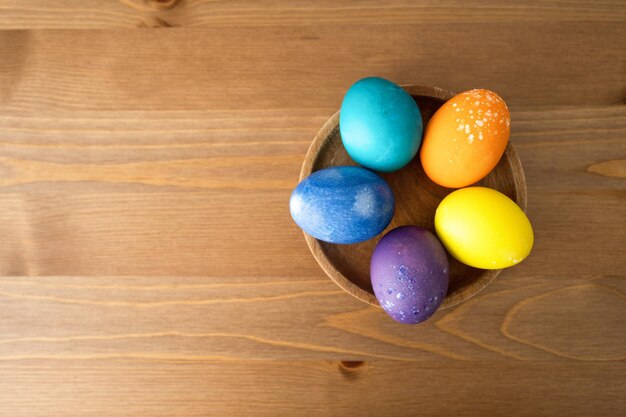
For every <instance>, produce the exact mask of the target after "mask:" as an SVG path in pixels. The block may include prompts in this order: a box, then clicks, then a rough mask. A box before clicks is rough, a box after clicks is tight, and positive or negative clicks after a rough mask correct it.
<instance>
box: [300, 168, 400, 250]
mask: <svg viewBox="0 0 626 417" xmlns="http://www.w3.org/2000/svg"><path fill="white" fill-rule="evenodd" d="M394 207H395V200H394V197H393V192H392V191H391V188H390V187H389V185H388V184H387V182H386V181H385V180H384V179H382V178H381V177H380V176H379V175H377V174H376V173H374V172H372V171H370V170H367V169H365V168H361V167H353V166H338V167H332V168H326V169H322V170H320V171H316V172H314V173H313V174H311V175H309V176H308V177H307V178H305V179H304V180H303V181H302V182H301V183H300V184H298V186H297V187H296V189H295V190H294V191H293V193H292V194H291V199H290V201H289V209H290V211H291V217H293V220H294V221H295V222H296V224H297V225H298V226H300V228H301V229H302V230H304V231H305V232H306V233H308V234H310V235H311V236H313V237H315V238H317V239H319V240H323V241H325V242H330V243H358V242H363V241H365V240H368V239H371V238H373V237H374V236H376V235H377V234H379V233H381V232H382V231H383V230H385V228H386V227H387V226H388V225H389V223H390V222H391V219H392V217H393V212H394Z"/></svg>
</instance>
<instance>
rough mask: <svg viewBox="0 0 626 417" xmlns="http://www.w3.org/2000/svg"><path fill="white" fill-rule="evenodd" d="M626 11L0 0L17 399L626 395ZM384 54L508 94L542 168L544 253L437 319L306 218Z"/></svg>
mask: <svg viewBox="0 0 626 417" xmlns="http://www.w3.org/2000/svg"><path fill="white" fill-rule="evenodd" d="M625 18H626V7H625V6H624V4H623V2H621V1H613V0H610V1H609V0H604V1H593V2H592V1H582V0H570V1H552V0H544V1H540V0H526V1H524V2H515V3H512V2H506V1H504V0H501V1H500V0H497V1H489V2H487V1H485V0H471V1H461V0H443V1H426V0H420V1H416V2H414V1H408V0H407V1H402V0H394V1H387V2H373V1H358V2H349V1H333V2H331V1H326V0H323V1H319V2H315V5H313V4H312V3H310V2H303V1H297V0H292V1H282V2H261V1H244V0H236V1H232V2H230V1H229V2H225V1H193V0H186V1H185V0H181V1H173V0H164V1H148V0H145V1H144V0H123V1H120V2H116V1H108V2H104V1H95V0H86V1H82V0H80V1H79V0H72V1H70V0H63V1H55V2H46V1H41V0H37V1H36V0H29V1H13V0H2V1H0V415H2V416H4V415H10V416H21V415H23V416H38V415H41V416H47V415H58V416H69V415H98V416H101V415H107V416H124V415H150V416H159V415H168V416H170V415H181V416H187V415H189V416H194V415H198V416H199V415H218V414H221V415H261V416H262V415H271V416H282V415H285V416H299V415H306V416H311V415H320V416H336V415H398V416H400V415H417V414H425V415H462V416H473V415H478V416H483V415H496V416H500V415H502V416H548V415H568V416H589V415H598V416H619V415H621V414H623V410H624V409H626V400H625V397H624V395H623V392H624V391H625V390H626V368H625V367H624V364H625V363H626V335H625V333H624V331H623V329H624V317H626V300H625V298H626V279H625V278H626V257H624V255H623V253H624V248H626V182H625V181H626V176H625V174H624V172H625V166H626V165H625V164H626V163H625V161H626V106H624V92H625V91H626V69H625V68H626V60H625V59H626V58H625V57H626V44H625V43H624V41H623V39H625V38H626V28H625V27H624V25H623V22H624V20H625ZM136 27H142V28H148V27H161V28H167V27H174V28H171V29H163V30H148V29H138V30H128V29H130V28H136ZM365 75H380V76H384V77H388V78H391V79H393V80H395V81H396V82H398V83H405V84H408V83H413V84H422V85H433V86H439V87H442V88H445V89H450V90H457V91H461V90H464V89H468V88H473V87H484V88H490V89H493V90H495V91H497V92H498V93H500V94H501V95H502V96H503V97H504V98H505V99H506V100H507V103H509V105H510V108H511V113H512V126H511V127H512V136H511V140H512V142H513V143H514V144H515V147H516V149H517V151H518V153H519V156H520V159H521V161H522V164H523V167H524V170H525V173H526V179H527V186H528V215H529V218H530V220H531V222H532V224H533V226H534V230H535V247H534V249H533V252H532V254H531V255H530V257H529V258H528V259H527V260H525V261H524V262H523V263H522V264H520V265H519V266H516V267H515V268H510V269H507V270H505V271H503V272H502V274H501V275H500V276H499V277H498V278H497V279H496V280H495V281H494V282H493V283H491V284H490V285H489V286H488V287H487V288H486V289H485V290H484V291H482V292H481V293H479V294H478V295H477V296H476V297H474V298H472V299H470V300H469V301H467V302H465V303H463V304H461V305H459V306H456V307H454V308H451V309H449V310H445V311H440V312H438V313H437V314H436V315H435V316H434V317H433V318H432V319H431V320H429V321H428V322H426V323H424V324H423V325H420V326H418V327H407V326H402V325H399V324H396V323H395V322H393V321H391V320H390V319H388V318H387V317H386V316H385V315H384V314H383V313H381V312H380V310H379V309H376V308H374V307H371V306H368V305H366V304H364V303H361V302H359V301H358V300H356V299H353V298H352V297H350V296H349V295H347V294H345V293H344V292H343V291H342V290H341V289H340V288H338V287H337V286H336V285H335V284H334V283H333V282H332V281H330V279H328V278H327V277H326V276H325V274H324V273H323V271H321V270H320V268H319V267H318V265H317V264H316V262H315V260H314V259H313V257H312V256H311V254H310V252H309V251H308V249H307V246H306V243H305V241H304V239H303V237H302V234H301V232H300V230H299V229H298V228H297V227H296V226H295V225H294V224H293V222H292V220H291V218H290V216H289V210H288V198H289V194H290V192H291V190H292V189H293V187H294V186H295V185H296V184H297V182H298V175H299V172H300V166H301V164H302V160H303V158H304V155H305V153H306V151H307V148H308V146H309V144H310V142H311V140H312V139H313V137H314V136H315V134H316V132H317V131H318V130H319V128H320V127H321V126H322V124H323V123H324V122H325V121H326V120H327V119H328V118H329V117H330V116H331V115H332V113H333V112H334V111H335V110H336V108H337V107H338V106H339V103H340V101H341V97H342V95H343V93H344V92H345V90H346V89H347V88H348V86H349V85H350V84H351V83H352V82H354V81H355V80H356V79H358V78H359V77H361V76H365Z"/></svg>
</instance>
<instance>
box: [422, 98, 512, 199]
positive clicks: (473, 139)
mask: <svg viewBox="0 0 626 417" xmlns="http://www.w3.org/2000/svg"><path fill="white" fill-rule="evenodd" d="M510 126H511V116H510V114H509V109H508V108H507V106H506V103H505V102H504V101H503V100H502V99H501V98H500V96H498V95H497V94H496V93H494V92H492V91H489V90H471V91H466V92H464V93H461V94H458V95H456V96H454V97H453V98H451V99H450V100H448V101H447V102H446V103H444V105H443V106H441V107H440V108H439V109H438V110H437V111H436V112H435V114H434V115H433V116H432V118H431V119H430V121H429V122H428V125H427V126H426V131H425V132H424V140H423V143H422V147H421V150H420V160H421V163H422V166H423V167H424V171H425V172H426V175H428V177H429V178H430V179H431V180H433V181H434V182H436V183H437V184H439V185H443V186H444V187H450V188H460V187H466V186H468V185H471V184H474V183H475V182H477V181H480V180H481V179H482V178H484V177H485V176H486V175H487V174H489V172H490V171H491V170H492V169H493V168H494V167H495V166H496V165H497V164H498V161H499V160H500V158H501V157H502V154H503V153H504V151H505V149H506V145H507V142H508V140H509V133H510Z"/></svg>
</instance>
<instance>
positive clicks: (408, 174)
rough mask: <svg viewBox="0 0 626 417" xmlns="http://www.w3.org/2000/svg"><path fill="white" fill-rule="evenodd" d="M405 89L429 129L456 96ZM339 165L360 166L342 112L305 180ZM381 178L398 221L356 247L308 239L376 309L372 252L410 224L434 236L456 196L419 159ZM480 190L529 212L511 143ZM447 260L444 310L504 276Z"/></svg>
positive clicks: (336, 277)
mask: <svg viewBox="0 0 626 417" xmlns="http://www.w3.org/2000/svg"><path fill="white" fill-rule="evenodd" d="M404 89H405V90H406V91H407V92H408V93H409V94H411V96H413V99H414V100H415V101H416V102H417V104H418V106H419V108H420V111H421V113H422V119H423V123H424V126H426V124H427V123H428V121H429V120H430V117H431V116H432V115H433V113H434V112H435V111H436V110H437V109H438V108H439V107H440V106H441V105H442V104H443V103H445V102H446V101H447V100H448V99H450V98H452V97H453V96H454V93H452V92H450V91H446V90H442V89H440V88H436V87H419V86H405V87H404ZM337 165H356V163H355V162H353V161H352V159H350V157H349V156H348V154H347V153H346V151H345V149H344V147H343V144H342V143H341V136H340V134H339V112H337V113H335V114H334V115H333V116H332V117H331V118H330V119H329V120H328V121H327V122H326V124H324V126H323V127H322V129H321V130H320V131H319V133H318V134H317V136H316V137H315V139H314V140H313V143H312V144H311V147H310V148H309V150H308V152H307V154H306V157H305V159H304V163H303V164H302V171H301V172H300V181H302V180H303V179H304V178H306V177H308V176H309V175H310V174H311V173H312V172H315V171H317V170H320V169H323V168H328V167H331V166H337ZM379 174H380V175H381V176H382V177H383V178H385V180H387V182H388V183H389V185H390V186H391V188H392V189H393V192H394V195H395V197H396V211H395V214H394V217H393V220H392V221H391V224H390V225H389V226H388V227H387V229H385V231H384V232H383V233H381V234H380V235H378V236H377V237H376V238H374V239H371V240H368V241H366V242H362V243H357V244H353V245H336V244H332V243H326V242H322V241H320V240H317V239H315V238H314V237H312V236H310V235H308V234H306V233H305V234H304V236H305V238H306V242H307V244H308V245H309V248H310V249H311V252H312V253H313V256H314V257H315V259H316V260H317V262H318V263H319V264H320V266H321V267H322V269H323V270H324V271H325V272H326V274H328V276H329V277H330V278H331V279H332V280H333V281H335V283H337V285H339V286H340V287H341V288H343V289H344V290H345V291H346V292H348V293H349V294H351V295H353V296H354V297H356V298H358V299H359V300H361V301H364V302H366V303H368V304H372V305H374V306H379V305H378V301H377V300H376V297H375V296H374V292H373V290H372V284H371V282H370V274H369V267H370V258H371V256H372V252H373V250H374V247H375V246H376V244H377V243H378V241H379V240H380V238H381V237H382V236H383V235H384V234H385V233H387V232H388V231H389V230H391V229H393V228H395V227H397V226H401V225H405V224H411V225H416V226H422V227H425V228H427V229H429V230H431V231H432V232H433V233H434V232H435V230H434V228H435V226H434V217H435V209H436V208H437V206H438V205H439V202H440V201H441V200H442V199H443V198H444V197H445V196H446V195H448V194H449V193H451V192H452V191H454V189H451V188H445V187H442V186H440V185H437V184H435V183H434V182H432V181H431V180H430V179H429V178H428V176H426V174H425V173H424V170H423V169H422V165H421V163H420V160H419V154H418V155H417V156H416V157H415V158H414V159H413V161H411V162H410V163H409V164H408V165H407V166H406V167H404V168H402V169H401V170H399V171H396V172H393V173H390V174H384V173H379ZM476 185H482V186H485V187H489V188H493V189H496V190H498V191H500V192H502V193H503V194H505V195H507V196H508V197H510V198H511V199H512V200H513V201H515V202H516V203H517V204H518V205H519V206H520V207H521V208H522V210H524V211H526V179H525V178H524V171H523V169H522V164H521V163H520V160H519V157H518V156H517V152H516V151H515V148H514V147H513V145H512V144H511V143H510V142H509V144H508V146H507V148H506V151H505V153H504V155H503V156H502V159H501V160H500V162H499V163H498V165H497V166H496V167H495V169H494V170H493V171H492V172H491V173H490V174H489V175H488V176H487V177H486V178H484V179H483V180H482V181H480V182H479V183H477V184H476ZM448 260H449V261H450V285H449V287H448V293H447V295H446V298H445V299H444V301H443V304H442V305H441V308H446V307H452V306H454V305H456V304H459V303H461V302H462V301H465V300H467V299H468V298H470V297H472V296H473V295H474V294H476V293H478V292H479V291H480V290H482V289H483V288H485V287H486V286H487V284H489V283H490V282H491V281H493V280H494V278H495V277H496V276H498V274H500V271H501V270H499V269H498V270H484V269H477V268H472V267H470V266H467V265H464V264H462V263H460V262H459V261H457V260H456V259H454V258H452V257H451V256H448ZM379 307H380V306H379Z"/></svg>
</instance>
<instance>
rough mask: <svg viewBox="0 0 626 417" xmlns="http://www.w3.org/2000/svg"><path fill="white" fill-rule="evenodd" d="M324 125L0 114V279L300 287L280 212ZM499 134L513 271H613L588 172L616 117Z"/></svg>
mask: <svg viewBox="0 0 626 417" xmlns="http://www.w3.org/2000/svg"><path fill="white" fill-rule="evenodd" d="M325 113H326V111H325V110H324V111H317V112H312V113H311V114H310V115H307V114H305V113H304V112H302V111H299V110H298V111H295V112H293V114H291V113H287V114H284V112H283V115H282V116H281V115H280V114H281V113H280V112H270V111H268V112H262V111H256V112H241V113H238V116H236V117H235V116H234V115H232V116H230V117H229V116H228V115H227V114H225V113H221V112H218V113H216V114H213V113H211V112H200V113H194V112H189V113H187V112H178V113H173V112H164V113H159V112H147V113H145V112H144V113H142V112H136V113H121V112H113V113H108V112H86V113H74V114H72V115H69V114H64V115H63V114H62V115H60V116H58V117H53V115H51V114H47V113H40V114H28V115H21V116H16V115H14V114H11V115H6V116H0V127H1V128H2V131H3V132H4V133H3V136H2V140H1V143H2V147H1V148H0V172H1V173H2V177H0V204H1V205H2V207H3V208H4V209H3V210H2V211H0V230H1V233H2V236H3V244H2V245H0V258H1V259H2V260H3V261H2V262H0V271H1V272H2V273H3V274H5V275H22V274H24V275H70V276H81V275H98V274H104V275H148V276H149V275H165V276H180V275H205V274H211V275H216V274H217V275H228V274H230V273H235V274H238V275H246V276H247V275H255V274H258V273H262V274H263V275H267V276H293V275H297V276H309V277H310V276H315V275H317V274H319V269H318V267H317V265H316V264H315V262H314V260H313V259H312V257H311V256H310V254H309V253H308V250H307V248H306V245H305V244H304V241H303V239H302V237H301V235H300V232H299V230H298V229H297V227H296V226H295V225H294V224H293V222H292V220H291V218H290V217H289V214H288V207H287V201H288V198H289V193H290V190H291V189H292V188H293V187H294V186H295V185H296V183H297V180H298V173H299V170H300V164H301V161H302V159H303V157H304V153H305V152H306V149H307V146H308V143H309V141H310V138H311V137H312V136H313V135H314V133H315V131H316V130H317V128H318V126H319V125H321V124H322V122H323V120H324V118H325V116H324V114H325ZM140 126H141V127H142V128H141V129H139V127H140ZM240 126H242V128H240ZM512 126H513V134H512V140H513V142H514V143H515V144H516V146H517V148H518V151H519V153H520V156H521V159H522V163H523V165H524V167H525V170H526V176H527V182H528V187H529V216H530V219H531V221H532V222H533V224H534V227H535V232H536V246H535V251H534V253H533V254H532V255H531V257H530V258H529V259H528V260H527V261H526V262H525V263H524V264H523V265H521V266H519V267H517V268H514V270H515V271H520V273H526V274H546V273H555V274H575V275H581V274H582V275H589V274H605V275H606V274H614V273H616V271H623V265H624V264H623V262H624V261H623V259H622V258H621V257H619V256H615V254H614V252H613V251H612V250H610V249H609V248H617V247H624V246H625V245H626V242H625V239H626V238H625V236H626V234H625V233H624V226H623V225H624V224H626V209H625V204H624V199H625V197H626V192H625V187H624V177H623V174H620V172H622V171H620V170H619V169H618V168H612V169H613V171H608V172H604V171H602V170H603V169H604V168H602V167H604V166H607V164H613V165H608V166H614V167H620V166H621V167H623V166H624V164H625V162H624V161H625V159H624V158H623V157H622V155H624V154H626V140H625V138H624V135H625V134H626V129H625V128H626V107H623V106H620V107H603V108H594V109H579V110H575V109H569V110H551V111H548V110H543V111H524V110H520V111H516V110H515V109H513V124H512ZM290 127H293V128H294V129H295V130H294V131H292V130H290ZM153 132H158V134H154V133H153ZM599 145H601V146H599ZM242 150H245V151H244V152H243V153H242ZM555 155H558V157H556V156H555ZM598 167H600V168H598ZM598 170H600V172H598ZM582 219H586V220H585V221H581V220H582ZM174 248H176V249H177V250H173V249H174ZM155 259H157V260H158V262H155ZM296 265H297V268H295V269H294V267H295V266H296Z"/></svg>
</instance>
